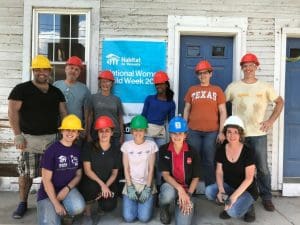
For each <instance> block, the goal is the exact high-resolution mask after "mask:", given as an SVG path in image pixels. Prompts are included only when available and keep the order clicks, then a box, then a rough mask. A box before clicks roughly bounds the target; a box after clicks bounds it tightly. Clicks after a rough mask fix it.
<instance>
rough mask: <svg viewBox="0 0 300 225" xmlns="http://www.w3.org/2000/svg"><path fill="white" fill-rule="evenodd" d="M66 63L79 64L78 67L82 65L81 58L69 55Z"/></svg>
mask: <svg viewBox="0 0 300 225" xmlns="http://www.w3.org/2000/svg"><path fill="white" fill-rule="evenodd" d="M66 64H67V65H75V66H79V67H80V68H81V67H83V64H82V60H81V59H80V58H79V57H77V56H71V57H70V58H69V59H68V61H67V63H66Z"/></svg>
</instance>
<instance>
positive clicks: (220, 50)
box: [212, 46, 225, 57]
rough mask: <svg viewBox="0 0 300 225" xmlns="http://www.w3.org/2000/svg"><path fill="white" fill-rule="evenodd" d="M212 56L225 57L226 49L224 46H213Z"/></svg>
mask: <svg viewBox="0 0 300 225" xmlns="http://www.w3.org/2000/svg"><path fill="white" fill-rule="evenodd" d="M212 56H222V57H224V56H225V47H223V46H213V47H212Z"/></svg>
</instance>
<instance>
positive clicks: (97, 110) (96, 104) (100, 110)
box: [91, 92, 124, 136]
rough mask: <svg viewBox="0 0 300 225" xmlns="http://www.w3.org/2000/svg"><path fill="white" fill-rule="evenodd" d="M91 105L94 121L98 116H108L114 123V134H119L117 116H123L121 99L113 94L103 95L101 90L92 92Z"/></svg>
mask: <svg viewBox="0 0 300 225" xmlns="http://www.w3.org/2000/svg"><path fill="white" fill-rule="evenodd" d="M91 107H92V110H93V112H94V122H95V120H96V119H97V118H98V117H99V116H109V117H110V118H111V119H112V120H113V122H114V125H115V129H114V136H118V135H120V133H121V132H120V124H119V117H120V116H123V114H124V111H123V106H122V103H121V100H120V99H119V98H118V97H117V96H115V95H109V96H104V95H102V94H101V92H99V93H96V94H93V95H92V100H91Z"/></svg>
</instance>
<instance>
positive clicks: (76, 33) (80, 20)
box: [71, 15, 86, 38]
mask: <svg viewBox="0 0 300 225" xmlns="http://www.w3.org/2000/svg"><path fill="white" fill-rule="evenodd" d="M85 23H86V22H85V16H82V15H71V26H72V29H71V32H72V34H71V37H72V38H78V37H83V38H84V37H85V28H86V25H85Z"/></svg>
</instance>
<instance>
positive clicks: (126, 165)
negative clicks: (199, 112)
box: [37, 114, 258, 225]
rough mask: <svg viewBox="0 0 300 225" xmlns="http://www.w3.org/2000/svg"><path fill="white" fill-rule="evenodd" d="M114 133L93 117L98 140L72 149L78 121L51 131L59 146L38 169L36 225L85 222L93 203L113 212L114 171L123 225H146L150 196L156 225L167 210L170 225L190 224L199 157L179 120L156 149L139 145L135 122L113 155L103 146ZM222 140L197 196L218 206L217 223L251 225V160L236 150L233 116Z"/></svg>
mask: <svg viewBox="0 0 300 225" xmlns="http://www.w3.org/2000/svg"><path fill="white" fill-rule="evenodd" d="M114 127H115V125H114V123H113V121H112V119H111V118H110V117H108V116H100V117H98V118H97V120H96V122H95V125H94V129H95V131H96V132H97V134H98V139H97V140H96V141H93V142H90V143H87V144H86V145H85V147H84V148H83V149H79V148H78V147H77V145H76V144H75V142H76V140H77V138H78V137H79V133H80V131H81V130H83V128H82V125H81V121H80V119H79V118H78V117H77V116H75V115H73V114H70V115H68V116H66V117H65V118H64V119H63V121H62V123H61V126H60V128H59V129H60V133H61V139H60V140H59V141H57V142H55V143H53V144H52V145H51V146H50V147H49V148H48V149H47V150H46V152H45V154H44V155H43V159H42V163H41V167H42V184H41V187H40V189H39V191H38V204H37V209H38V224H61V218H62V216H65V215H67V214H68V215H70V216H75V215H78V214H81V213H83V214H84V215H85V216H84V217H85V218H86V219H87V221H89V220H91V212H92V209H91V208H92V207H91V206H92V203H94V202H95V201H97V203H98V206H99V207H100V208H101V210H103V211H111V210H113V209H115V208H116V206H117V197H118V194H117V193H118V187H117V182H118V179H117V176H118V172H119V170H121V169H122V168H123V170H124V176H125V185H124V188H123V191H122V199H123V203H122V205H123V209H122V215H123V218H124V220H125V221H126V222H133V221H135V220H139V221H141V222H148V221H149V220H151V218H152V214H153V208H154V207H153V206H154V204H155V196H156V195H158V202H159V208H160V221H161V222H162V223H163V224H170V222H171V218H173V216H172V215H171V209H172V208H174V211H175V216H174V218H175V224H176V225H185V224H186V225H190V224H192V217H193V214H194V211H195V210H196V209H195V198H194V195H193V194H194V193H195V190H196V188H197V185H198V182H199V179H200V172H201V171H200V166H199V164H200V159H199V154H198V153H197V152H196V151H195V150H194V149H193V148H192V147H191V146H190V145H189V144H187V142H186V138H187V130H188V126H187V122H186V120H185V119H183V118H182V117H179V116H177V117H174V118H173V119H171V121H170V122H169V129H168V131H169V134H170V135H169V136H170V142H169V143H167V144H164V145H162V146H161V147H160V148H159V149H158V147H157V145H156V143H155V142H154V141H152V140H148V139H147V138H146V136H145V135H146V133H147V128H148V122H147V120H146V118H145V117H143V116H142V115H137V116H135V117H134V118H133V119H132V120H131V124H130V128H131V135H132V140H129V141H126V142H124V144H123V145H122V146H121V149H118V147H116V146H115V145H112V144H111V137H112V136H113V131H114ZM223 134H224V136H225V137H226V140H225V141H224V143H223V144H221V145H219V148H218V150H217V152H216V157H215V160H216V183H215V184H211V185H208V186H207V187H206V190H205V194H206V196H207V198H208V199H209V200H212V201H216V203H217V204H222V205H225V207H224V208H223V211H222V212H221V213H220V215H219V217H220V218H222V219H227V218H230V217H234V218H243V219H244V220H245V221H247V222H252V221H254V220H255V212H254V206H253V204H254V202H255V200H256V199H257V197H258V191H257V188H256V183H255V163H254V153H253V151H252V149H251V148H249V147H248V146H246V145H244V143H243V140H244V124H243V122H242V120H241V119H240V118H239V117H237V116H230V117H229V118H227V119H226V121H225V123H224V129H223ZM121 152H122V161H123V163H121ZM158 152H159V154H158V155H159V156H158V157H159V159H158V169H159V170H160V171H161V176H162V183H161V185H160V188H159V190H157V188H156V184H155V179H154V170H155V164H156V159H155V158H156V156H157V153H158ZM82 168H83V169H82ZM172 204H175V207H172Z"/></svg>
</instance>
